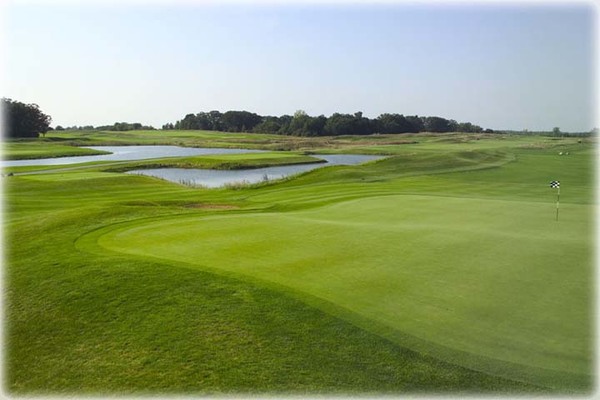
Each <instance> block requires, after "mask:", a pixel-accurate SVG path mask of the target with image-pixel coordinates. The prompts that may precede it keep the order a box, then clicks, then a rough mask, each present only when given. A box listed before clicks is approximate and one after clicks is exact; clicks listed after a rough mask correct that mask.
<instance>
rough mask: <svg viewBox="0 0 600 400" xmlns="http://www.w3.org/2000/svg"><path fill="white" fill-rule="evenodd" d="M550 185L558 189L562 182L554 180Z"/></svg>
mask: <svg viewBox="0 0 600 400" xmlns="http://www.w3.org/2000/svg"><path fill="white" fill-rule="evenodd" d="M550 187H551V188H552V189H558V188H560V182H559V181H552V182H550Z"/></svg>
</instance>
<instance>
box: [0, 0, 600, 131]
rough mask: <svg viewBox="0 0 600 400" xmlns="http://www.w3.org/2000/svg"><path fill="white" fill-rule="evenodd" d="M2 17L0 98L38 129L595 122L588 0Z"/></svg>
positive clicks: (136, 8)
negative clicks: (210, 118) (394, 117)
mask: <svg viewBox="0 0 600 400" xmlns="http://www.w3.org/2000/svg"><path fill="white" fill-rule="evenodd" d="M2 14H3V17H4V18H3V19H2V24H1V28H2V38H1V41H2V47H1V50H2V53H1V54H2V57H1V58H2V61H1V64H2V65H1V67H2V70H1V71H2V81H1V85H0V95H1V96H2V97H8V98H11V99H13V100H17V101H21V102H24V103H36V104H38V105H39V106H40V109H41V110H42V111H43V112H45V113H46V114H49V115H50V116H51V117H52V120H53V122H52V126H56V125H62V126H72V125H94V126H97V125H107V124H112V123H114V122H117V121H126V122H141V123H143V124H148V125H153V126H155V127H157V128H160V127H161V126H162V125H163V124H165V123H167V122H175V121H177V120H179V119H182V118H183V117H184V116H185V115H186V114H188V113H197V112H201V111H211V110H219V111H221V112H225V111H227V110H247V111H251V112H255V113H257V114H260V115H283V114H293V113H294V112H295V111H296V110H304V111H306V112H307V113H308V114H309V115H320V114H323V115H326V116H329V115H331V114H332V113H334V112H341V113H355V112H357V111H362V112H363V115H365V116H367V117H370V118H375V117H377V116H378V115H380V114H382V113H399V114H404V115H421V116H440V117H444V118H448V119H454V120H457V121H459V122H472V123H474V124H477V125H480V126H482V127H484V128H491V129H511V130H523V129H528V130H530V131H535V130H551V129H552V128H554V127H559V128H560V129H561V130H562V131H568V132H579V131H589V130H590V129H592V128H594V127H596V126H598V123H597V120H596V110H597V102H596V97H597V91H598V85H597V81H596V76H595V75H596V73H595V71H596V70H597V69H598V65H597V64H598V62H597V54H598V52H597V51H596V47H597V30H596V19H597V15H596V14H597V9H596V8H595V6H594V5H593V2H566V3H557V2H549V3H546V2H532V3H529V2H528V3H516V2H510V3H508V4H501V3H497V2H494V3H491V4H489V3H483V2H457V3H442V2H427V1H425V2H410V3H408V2H378V3H369V4H367V3H365V2H360V1H355V2H343V1H341V2H329V3H320V2H317V1H313V2H310V3H308V4H302V3H299V2H294V3H282V2H276V1H272V2H265V3H253V2H235V1H233V2H232V1H229V2H226V3H224V4H217V3H216V2H206V3H205V2H194V1H176V2H166V1H158V0H154V1H124V2H106V3H104V2H100V1H92V2H89V3H84V2H75V1H56V2H52V1H49V2H40V1H37V2H36V1H14V0H13V1H9V2H8V3H5V5H4V6H3V10H2Z"/></svg>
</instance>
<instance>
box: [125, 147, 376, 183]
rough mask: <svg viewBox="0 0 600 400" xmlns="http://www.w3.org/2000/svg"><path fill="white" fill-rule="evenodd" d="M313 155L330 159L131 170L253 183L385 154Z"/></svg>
mask: <svg viewBox="0 0 600 400" xmlns="http://www.w3.org/2000/svg"><path fill="white" fill-rule="evenodd" d="M311 156H312V157H315V158H321V159H323V160H325V161H327V162H326V163H313V164H295V165H284V166H275V167H266V168H255V169H236V170H216V169H185V168H154V169H139V170H133V171H129V172H127V173H128V174H136V175H147V176H153V177H156V178H161V179H165V180H168V181H171V182H175V183H181V184H185V185H190V186H203V187H207V188H216V187H221V186H225V185H233V184H252V183H259V182H263V181H271V180H277V179H281V178H285V177H288V176H291V175H296V174H299V173H302V172H306V171H311V170H313V169H316V168H322V167H327V166H330V165H355V164H361V163H364V162H367V161H373V160H378V159H380V158H383V157H381V156H369V155H357V154H311Z"/></svg>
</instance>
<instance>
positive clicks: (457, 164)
mask: <svg viewBox="0 0 600 400" xmlns="http://www.w3.org/2000/svg"><path fill="white" fill-rule="evenodd" d="M109 145H110V146H125V145H129V146H131V145H145V146H148V145H163V146H180V147H185V148H200V147H202V148H203V147H207V148H226V149H250V150H260V152H248V153H240V154H236V153H235V152H233V153H228V154H208V155H204V154H200V155H186V156H184V157H160V158H153V159H147V160H109V161H86V162H82V163H72V164H55V165H26V166H4V167H3V178H2V181H3V190H4V212H3V214H4V243H3V244H4V269H3V277H4V279H3V282H4V337H3V340H4V346H3V347H4V377H5V383H4V389H5V391H6V392H7V393H9V394H11V395H47V394H50V395H75V394H84V395H97V394H109V395H120V394H133V395H144V394H182V395H185V394H193V395H218V394H225V395H233V394H290V395H298V394H311V395H317V394H328V395H329V394H335V395H380V394H391V395H400V394H438V395H457V394H484V395H489V394H495V395H506V394H510V395H524V394H529V395H531V394H534V395H574V394H575V395H581V394H590V393H592V392H593V390H594V388H595V382H594V375H595V371H594V364H595V354H594V349H595V343H594V337H595V332H594V324H595V317H594V315H595V308H594V302H595V296H596V295H595V272H594V266H595V255H594V244H595V241H594V234H595V207H596V198H595V195H594V194H595V186H594V184H595V182H594V179H595V176H594V170H595V165H594V162H595V159H596V157H597V153H596V151H597V150H596V138H595V137H567V136H564V137H551V136H542V135H532V134H531V135H525V134H507V133H437V134H433V133H418V134H403V135H397V134H396V135H391V134H389V135H387V134H381V135H363V136H361V135H356V136H336V137H315V138H310V137H293V136H282V135H268V134H243V133H239V134H236V133H226V132H213V131H178V130H168V131H134V132H133V131H132V132H108V131H106V132H103V131H89V132H86V131H83V132H82V131H64V132H50V133H48V134H47V135H46V136H45V137H44V138H38V139H21V140H7V141H6V142H5V143H4V149H3V150H4V151H3V153H4V160H18V159H45V158H52V159H57V160H59V159H60V158H61V157H72V156H88V155H94V154H99V155H100V154H105V153H106V152H105V151H102V150H99V149H89V148H87V147H89V146H94V147H97V146H109ZM84 146H85V147H84ZM321 154H323V155H335V154H346V155H348V154H350V155H371V156H380V157H379V158H377V159H374V160H371V161H367V162H363V163H358V164H355V165H330V166H328V165H327V163H325V162H323V160H321V159H319V158H318V157H319V155H321ZM307 163H310V164H314V165H315V169H313V170H311V171H308V172H302V173H299V174H296V175H291V176H288V177H286V178H283V179H279V180H271V179H267V178H266V177H265V179H264V180H263V181H261V182H258V183H248V182H237V183H235V184H227V185H225V186H222V187H218V188H207V187H203V186H202V185H186V184H184V183H185V182H183V181H181V182H171V181H167V180H164V179H159V178H156V177H151V176H142V175H137V174H132V173H129V172H130V171H132V170H140V169H141V170H143V169H149V168H182V169H196V168H202V169H216V170H244V169H254V168H265V167H274V166H282V165H300V164H302V165H304V164H307ZM316 166H318V168H317V167H316ZM555 180H556V181H560V188H559V189H556V188H551V187H550V182H551V181H555ZM559 191H560V192H559ZM558 194H560V197H558ZM558 199H559V200H560V201H559V203H558V204H557V200H558Z"/></svg>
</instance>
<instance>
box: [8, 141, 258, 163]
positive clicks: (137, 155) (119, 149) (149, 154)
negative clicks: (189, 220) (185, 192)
mask: <svg viewBox="0 0 600 400" xmlns="http://www.w3.org/2000/svg"><path fill="white" fill-rule="evenodd" d="M86 148H88V149H94V150H101V151H108V152H110V154H102V155H96V156H77V157H56V158H41V159H37V160H11V161H2V162H1V163H0V166H2V167H21V166H30V165H63V164H64V165H67V164H78V163H85V162H90V161H133V160H146V159H150V158H163V157H189V156H201V155H207V154H242V153H259V152H261V150H247V149H221V148H199V147H179V146H86Z"/></svg>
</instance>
